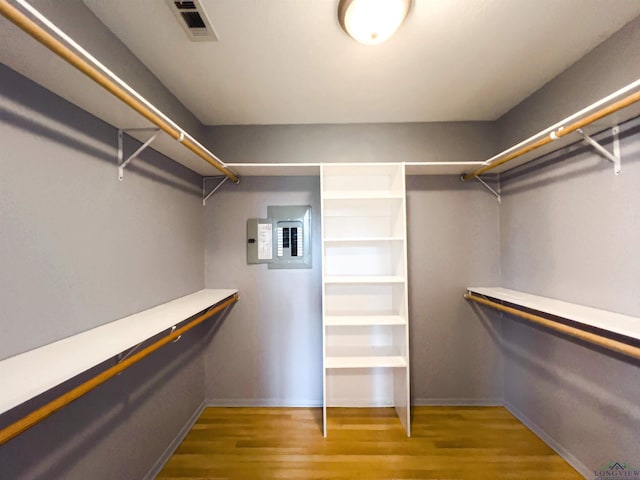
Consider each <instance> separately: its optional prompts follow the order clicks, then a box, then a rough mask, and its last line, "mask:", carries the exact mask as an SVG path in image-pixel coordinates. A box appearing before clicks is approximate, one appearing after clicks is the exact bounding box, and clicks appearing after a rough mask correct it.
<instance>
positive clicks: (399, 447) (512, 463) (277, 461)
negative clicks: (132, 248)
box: [157, 407, 582, 480]
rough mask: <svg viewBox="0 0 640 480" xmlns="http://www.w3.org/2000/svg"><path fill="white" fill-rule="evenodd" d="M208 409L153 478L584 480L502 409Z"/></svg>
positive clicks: (258, 479) (191, 479) (257, 479)
mask: <svg viewBox="0 0 640 480" xmlns="http://www.w3.org/2000/svg"><path fill="white" fill-rule="evenodd" d="M412 412H413V422H412V425H413V432H412V437H411V438H407V436H406V434H405V432H404V430H403V429H402V426H401V425H400V421H399V420H398V418H397V417H396V415H395V411H394V410H393V409H387V408H383V409H353V408H349V409H330V412H329V424H328V428H329V435H328V438H326V439H325V438H323V437H322V432H321V423H322V422H321V413H322V412H321V410H320V409H309V408H208V409H206V410H205V411H204V413H203V414H202V416H201V417H200V419H199V420H198V422H197V423H196V424H195V426H194V427H193V429H192V430H191V432H190V433H189V434H188V435H187V437H186V438H185V440H184V442H182V444H181V445H180V447H179V448H178V450H177V451H176V453H175V454H174V455H173V457H172V458H171V459H170V460H169V462H168V463H167V464H166V465H165V467H164V469H163V470H162V472H161V473H160V475H159V476H158V477H157V478H158V479H190V480H194V479H236V478H242V479H256V480H260V479H271V478H286V479H296V480H297V479H371V480H376V479H421V480H425V479H438V480H444V479H474V480H477V479H491V480H499V479H518V480H526V479H531V480H533V479H535V480H544V479H549V480H564V479H581V478H582V477H581V476H580V475H579V474H578V473H577V472H576V471H575V470H573V469H572V468H571V467H570V466H569V465H568V464H567V463H566V462H565V461H564V460H563V459H562V458H560V457H559V456H558V455H556V454H555V453H554V452H553V451H552V450H551V449H550V448H549V447H548V446H547V445H546V444H544V443H543V442H542V441H541V440H540V439H538V437H536V436H535V435H534V434H533V433H531V432H530V431H529V430H528V429H527V428H526V427H525V426H524V425H522V424H521V423H520V422H519V421H518V420H516V419H515V418H514V417H513V416H512V415H511V414H510V413H509V412H508V411H507V410H505V409H504V408H502V407H415V408H413V410H412Z"/></svg>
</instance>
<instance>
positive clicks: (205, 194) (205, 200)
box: [202, 177, 229, 207]
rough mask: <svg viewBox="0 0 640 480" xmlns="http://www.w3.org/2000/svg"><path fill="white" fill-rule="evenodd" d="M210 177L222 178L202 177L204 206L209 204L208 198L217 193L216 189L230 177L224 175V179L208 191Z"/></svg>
mask: <svg viewBox="0 0 640 480" xmlns="http://www.w3.org/2000/svg"><path fill="white" fill-rule="evenodd" d="M210 178H220V177H202V206H203V207H204V206H206V205H207V200H209V198H210V197H211V195H213V194H214V193H216V191H217V190H218V189H219V188H220V187H221V186H222V185H223V184H224V182H226V181H227V180H229V177H222V180H221V181H220V183H218V184H217V185H216V186H215V187H213V190H211V191H210V192H209V193H207V189H206V187H207V180H208V179H210Z"/></svg>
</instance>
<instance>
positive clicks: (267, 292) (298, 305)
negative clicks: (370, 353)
mask: <svg viewBox="0 0 640 480" xmlns="http://www.w3.org/2000/svg"><path fill="white" fill-rule="evenodd" d="M268 205H311V208H312V211H311V215H312V235H313V239H312V268H311V269H300V270H276V269H273V270H269V269H268V268H267V265H264V264H262V265H247V261H246V258H247V256H246V244H247V236H246V232H247V228H246V222H247V219H248V218H266V216H267V206H268ZM320 252H321V249H320V178H319V177H289V178H284V177H244V178H243V179H242V181H241V182H240V184H239V185H228V184H225V185H224V187H222V188H221V189H220V190H219V191H218V192H216V194H215V195H214V196H213V197H212V198H211V200H210V201H209V202H207V206H206V208H205V283H206V286H207V287H208V288H216V287H226V288H237V289H238V290H239V291H240V298H241V300H240V302H238V303H237V304H236V306H235V308H234V309H233V311H232V312H231V313H230V315H229V318H227V320H226V321H225V322H224V323H223V324H222V325H221V327H220V329H219V331H218V332H217V333H216V335H215V337H213V339H212V342H211V345H210V348H209V349H208V351H207V358H206V371H207V376H206V393H207V400H208V401H209V402H210V403H212V404H217V405H224V404H230V405H238V404H240V405H277V406H281V405H320V404H321V401H322V343H321V342H322V314H321V312H322V306H321V297H322V286H321V285H322V284H321V280H322V273H321V257H320Z"/></svg>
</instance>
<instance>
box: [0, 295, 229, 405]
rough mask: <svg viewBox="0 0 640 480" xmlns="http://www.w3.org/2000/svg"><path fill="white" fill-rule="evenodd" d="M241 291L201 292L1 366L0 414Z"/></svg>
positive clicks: (117, 321)
mask: <svg viewBox="0 0 640 480" xmlns="http://www.w3.org/2000/svg"><path fill="white" fill-rule="evenodd" d="M237 292H238V291H237V290H234V289H224V290H212V289H207V290H200V291H199V292H195V293H192V294H190V295H187V296H184V297H181V298H178V299H176V300H173V301H171V302H168V303H165V304H162V305H158V306H156V307H153V308H150V309H148V310H144V311H142V312H139V313H136V314H133V315H130V316H127V317H124V318H121V319H120V320H116V321H113V322H110V323H107V324H105V325H101V326H99V327H96V328H93V329H91V330H87V331H85V332H82V333H79V334H77V335H73V336H71V337H68V338H65V339H62V340H59V341H57V342H54V343H50V344H48V345H45V346H42V347H39V348H36V349H34V350H30V351H28V352H25V353H22V354H19V355H16V356H14V357H10V358H7V359H5V360H2V361H0V385H2V395H0V413H4V412H6V411H8V410H10V409H12V408H13V407H16V406H18V405H20V404H21V403H24V402H26V401H27V400H30V399H31V398H34V397H35V396H37V395H40V394H41V393H44V392H46V391H47V390H49V389H51V388H53V387H55V386H57V385H60V384H61V383H63V382H65V381H67V380H69V379H71V378H73V377H75V376H76V375H78V374H80V373H82V372H85V371H87V370H89V369H90V368H93V367H95V366H97V365H99V364H100V363H102V362H104V361H106V360H109V359H110V358H113V357H115V356H117V355H118V354H120V353H123V352H125V351H127V350H128V349H130V348H132V347H134V346H136V345H138V344H139V343H141V342H144V341H145V340H147V339H149V338H151V337H153V336H155V335H157V334H159V333H162V332H163V331H165V330H168V329H170V328H171V327H173V326H174V325H176V324H178V323H180V322H182V321H184V320H187V319H188V318H190V317H192V316H194V315H196V314H197V313H200V312H202V311H203V310H206V309H207V308H209V307H211V306H214V305H216V304H218V303H220V302H221V301H223V300H225V299H227V298H229V297H231V296H232V295H234V294H236V293H237Z"/></svg>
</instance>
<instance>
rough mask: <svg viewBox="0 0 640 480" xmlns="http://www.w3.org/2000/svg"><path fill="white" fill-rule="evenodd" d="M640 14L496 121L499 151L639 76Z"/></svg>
mask: <svg viewBox="0 0 640 480" xmlns="http://www.w3.org/2000/svg"><path fill="white" fill-rule="evenodd" d="M638 45H640V17H637V18H636V19H635V20H633V21H631V22H630V23H629V24H627V25H626V26H625V27H624V28H622V29H620V30H619V31H618V32H616V33H615V34H613V35H612V36H611V37H610V38H609V39H608V40H606V41H605V42H603V43H601V44H600V45H599V46H598V47H596V48H594V49H593V50H592V51H591V52H589V53H588V54H587V55H585V56H584V57H582V58H581V59H580V60H578V61H577V62H576V63H575V64H573V65H572V66H571V67H569V68H568V69H566V70H565V71H564V72H562V73H561V74H560V75H558V76H557V77H555V78H554V79H553V80H551V81H550V82H549V83H547V84H546V85H545V86H544V87H542V88H541V89H539V90H538V91H537V92H535V93H534V94H533V95H531V96H529V97H528V98H527V99H525V100H524V101H523V102H522V103H520V104H519V105H517V106H515V107H514V108H513V109H511V110H510V111H509V112H508V113H506V114H505V115H503V116H502V117H501V118H500V119H499V120H498V121H497V122H496V123H497V126H498V130H499V134H500V135H499V137H498V144H499V147H500V151H501V150H503V149H505V148H508V147H510V146H512V145H514V144H516V143H518V142H520V141H522V140H524V139H526V138H528V137H530V136H531V135H533V134H535V133H538V132H539V131H541V130H544V129H545V128H547V127H549V126H550V125H553V124H555V123H556V122H559V121H561V120H563V119H564V118H567V117H568V116H570V115H573V114H574V113H575V112H578V111H580V110H582V109H583V108H585V107H587V106H588V105H591V104H592V103H594V102H596V101H598V100H600V99H601V98H603V97H605V96H607V95H609V94H611V93H613V92H615V91H616V90H618V89H620V88H622V87H624V86H625V85H628V84H629V83H631V82H634V81H636V80H637V79H638V78H640V48H638Z"/></svg>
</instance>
